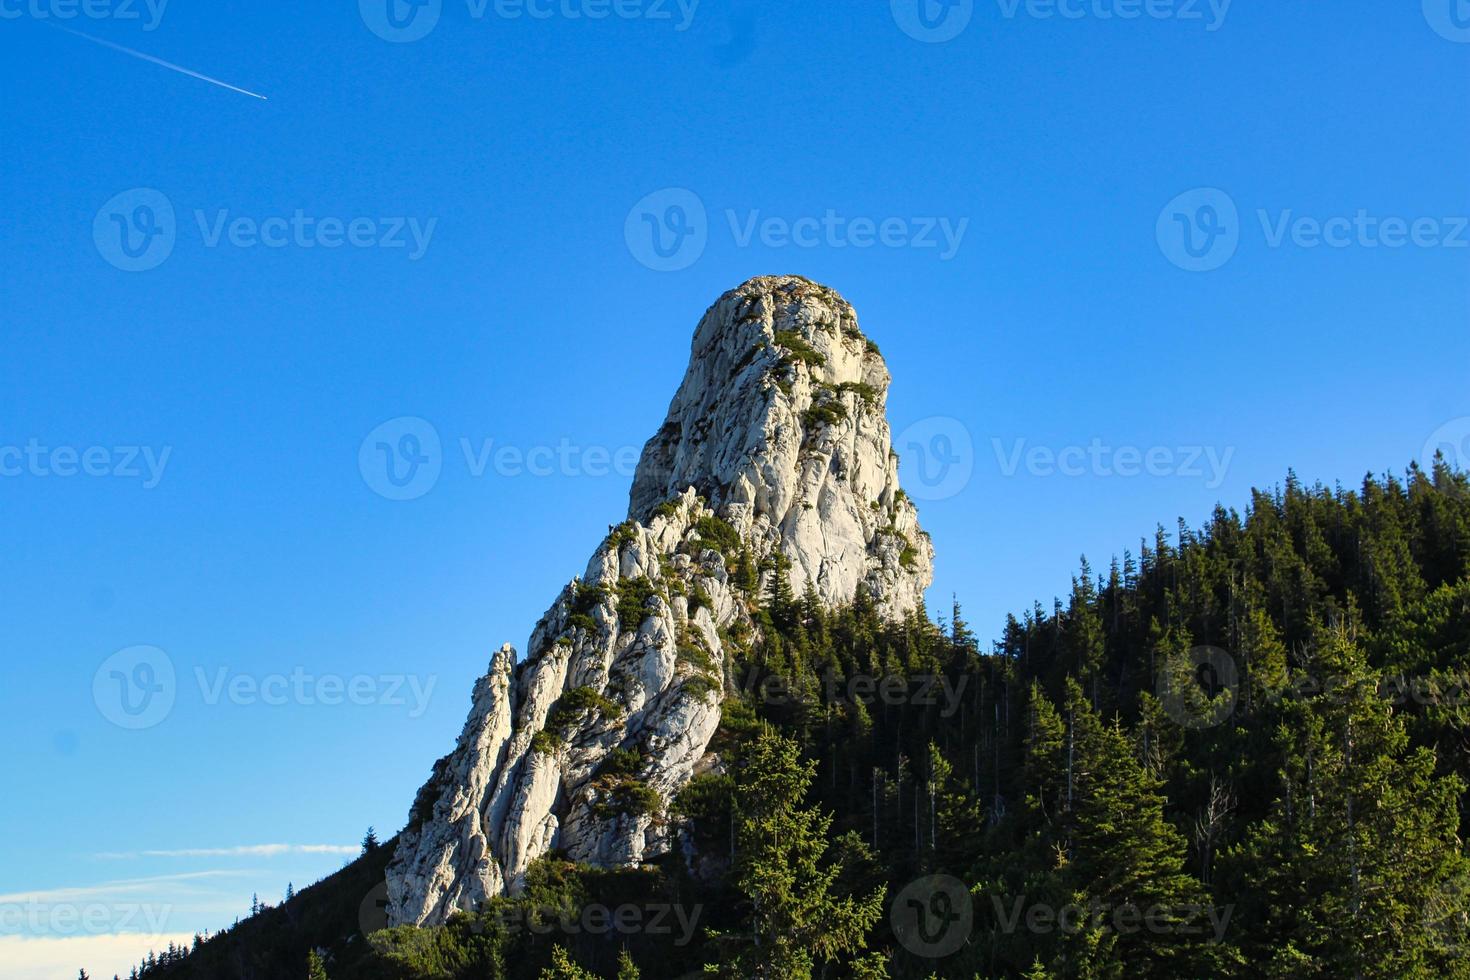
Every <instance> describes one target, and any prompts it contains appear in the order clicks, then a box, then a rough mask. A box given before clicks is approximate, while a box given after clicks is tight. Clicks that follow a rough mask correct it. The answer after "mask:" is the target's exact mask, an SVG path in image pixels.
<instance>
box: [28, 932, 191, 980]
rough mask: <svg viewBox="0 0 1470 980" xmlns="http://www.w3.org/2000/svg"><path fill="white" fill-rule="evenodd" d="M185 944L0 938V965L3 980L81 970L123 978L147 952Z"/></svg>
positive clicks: (167, 938) (43, 979)
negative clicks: (2, 971)
mask: <svg viewBox="0 0 1470 980" xmlns="http://www.w3.org/2000/svg"><path fill="white" fill-rule="evenodd" d="M189 941H190V937H189V936H187V935H183V934H163V935H156V936H149V935H143V934H141V933H135V934H130V935H116V936H68V937H64V938H52V937H46V938H35V937H28V936H0V963H4V964H5V977H6V980H56V978H57V977H71V976H75V975H76V972H77V970H78V968H81V967H85V968H86V970H87V972H88V973H89V974H91V975H92V976H94V977H110V976H112V975H113V974H114V973H116V974H120V975H123V976H126V975H127V972H128V970H129V969H130V968H132V967H133V966H135V965H136V964H137V963H138V961H139V960H141V959H142V958H143V957H144V956H146V955H148V952H149V950H153V951H157V950H160V949H167V948H168V944H169V943H170V942H173V943H178V944H180V945H187V944H188V943H189Z"/></svg>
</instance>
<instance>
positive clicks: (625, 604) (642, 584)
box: [618, 575, 658, 632]
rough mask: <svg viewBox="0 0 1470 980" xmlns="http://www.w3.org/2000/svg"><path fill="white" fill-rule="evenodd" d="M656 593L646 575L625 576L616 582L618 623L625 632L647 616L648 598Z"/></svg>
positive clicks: (636, 625)
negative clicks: (636, 576)
mask: <svg viewBox="0 0 1470 980" xmlns="http://www.w3.org/2000/svg"><path fill="white" fill-rule="evenodd" d="M657 594H658V590H657V589H655V588H654V587H653V583H652V582H650V581H649V580H648V579H647V577H645V576H641V575H640V576H639V577H638V578H625V579H622V580H620V581H619V582H618V625H619V626H620V627H621V628H622V629H623V630H624V631H625V632H626V631H628V630H634V629H637V628H638V626H639V624H640V623H642V622H643V620H644V618H645V617H647V616H648V612H649V611H648V600H649V599H652V598H653V597H654V596H655V595H657Z"/></svg>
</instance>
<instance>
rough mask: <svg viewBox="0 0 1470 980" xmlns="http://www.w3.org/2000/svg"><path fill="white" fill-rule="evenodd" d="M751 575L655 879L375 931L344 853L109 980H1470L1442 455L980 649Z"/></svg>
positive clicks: (1464, 731)
mask: <svg viewBox="0 0 1470 980" xmlns="http://www.w3.org/2000/svg"><path fill="white" fill-rule="evenodd" d="M742 566H743V567H741V568H739V569H738V570H737V572H736V574H737V575H744V576H746V577H747V578H749V579H750V580H751V582H752V583H753V582H754V580H755V577H756V576H757V574H758V573H759V571H760V569H756V568H752V567H748V563H742ZM761 580H762V581H766V582H768V583H771V584H769V585H768V586H767V587H766V588H764V589H763V590H762V589H756V590H754V594H756V595H758V596H760V597H761V600H760V602H759V603H758V605H759V607H760V608H759V609H758V611H757V615H756V619H757V622H758V623H759V624H760V627H761V628H760V629H759V630H758V631H757V632H756V633H755V634H752V635H748V636H732V637H730V639H731V640H732V641H733V645H734V646H735V647H736V648H738V649H739V650H740V651H741V653H740V656H739V658H738V661H737V662H734V663H730V664H727V665H726V675H727V676H726V678H725V683H726V689H727V692H730V693H729V694H728V696H727V700H726V703H725V708H724V721H723V724H722V727H721V730H720V732H719V734H718V735H717V736H716V740H715V743H714V744H713V745H712V746H711V748H712V749H713V750H715V751H717V752H718V753H719V754H720V757H721V759H722V760H723V763H724V764H723V766H722V767H719V768H717V769H714V770H711V771H710V772H706V773H704V774H702V775H700V776H697V777H696V778H695V780H694V781H693V782H692V783H691V784H690V785H689V787H688V788H687V789H686V790H685V791H684V792H683V793H681V794H680V796H679V797H678V798H677V799H676V800H674V801H672V802H670V803H669V804H668V805H667V806H666V807H664V810H665V811H666V812H664V813H663V818H664V819H668V820H675V821H680V822H682V823H683V824H684V825H685V826H686V828H687V832H686V837H685V839H686V841H687V845H688V846H687V847H685V848H684V849H683V850H682V851H678V850H676V852H675V853H673V854H671V855H669V856H668V857H666V858H665V859H664V860H663V862H662V863H661V864H660V865H658V866H656V867H652V868H643V869H639V870H630V871H605V870H595V869H590V868H581V867H577V866H575V865H572V864H570V863H568V862H566V861H564V860H560V859H558V858H557V857H556V856H554V855H553V856H552V857H550V858H546V859H543V860H542V861H540V862H539V863H538V864H537V865H535V866H534V867H533V869H532V873H531V874H530V875H529V877H528V880H527V883H526V884H527V887H526V890H525V894H523V895H522V896H520V897H517V898H515V899H503V900H496V901H495V902H493V903H492V904H491V905H490V906H489V907H487V908H485V909H483V910H481V911H480V912H479V914H477V915H475V916H468V915H461V916H459V917H457V918H455V919H453V920H452V921H451V922H450V923H449V924H448V925H446V926H444V927H442V928H435V929H415V928H411V927H399V928H396V929H382V928H378V927H380V926H382V925H383V924H384V923H383V922H382V921H381V917H380V916H379V917H378V918H376V919H375V909H377V908H381V902H380V901H376V902H375V900H374V895H375V889H377V888H378V887H379V886H380V883H381V881H382V875H383V869H384V867H385V866H386V864H387V862H388V860H389V858H390V856H391V852H392V847H393V842H392V841H387V842H385V843H384V844H382V845H381V846H379V845H376V844H375V843H372V842H370V843H369V845H368V846H365V848H364V855H363V857H362V858H361V859H360V860H359V861H358V862H356V863H355V864H353V865H351V866H349V867H348V868H346V869H344V870H343V871H342V872H340V873H339V874H337V875H335V876H333V877H331V878H328V879H326V880H325V881H323V882H320V883H318V884H317V885H315V886H313V887H312V888H308V889H304V890H302V891H300V892H299V893H296V894H294V895H293V896H291V897H290V898H289V899H288V900H287V901H285V902H283V903H282V904H280V905H277V906H274V907H265V908H261V909H259V910H258V911H257V912H256V914H255V915H253V916H251V917H250V918H248V919H246V920H244V921H243V922H241V923H240V924H239V925H237V926H236V927H235V928H234V929H232V930H230V931H228V932H224V933H221V934H219V935H217V936H214V937H211V938H209V939H201V940H200V941H199V942H198V943H196V944H195V947H194V949H193V950H192V951H190V952H188V953H187V954H186V953H184V952H183V951H177V952H175V953H171V954H170V955H169V956H168V957H167V958H166V959H165V960H163V961H159V962H155V963H154V964H153V965H151V966H150V967H146V968H145V969H143V970H141V971H140V972H139V975H142V976H147V977H149V978H169V980H174V978H185V977H199V978H210V980H215V978H241V980H248V978H277V977H281V978H286V977H301V978H306V977H311V978H313V980H317V978H321V977H331V978H333V980H357V978H361V980H389V978H393V980H408V978H422V980H429V978H434V980H440V978H443V980H450V978H455V980H460V978H464V980H469V978H487V980H493V978H547V980H573V978H594V977H601V978H614V977H616V978H618V980H626V978H631V977H637V976H642V977H650V978H651V977H679V976H686V975H697V974H700V973H703V972H708V973H713V974H717V975H720V976H726V977H738V978H745V977H769V978H806V977H828V978H837V977H860V978H878V977H885V976H886V977H894V978H926V977H931V976H937V977H963V978H1002V977H1008V978H1018V977H1024V978H1027V980H1041V978H1124V977H1127V978H1130V980H1132V978H1197V977H1266V978H1317V977H1320V978H1414V977H1421V978H1441V977H1450V978H1454V977H1462V978H1463V977H1470V862H1467V856H1466V848H1465V843H1464V840H1465V836H1466V832H1467V829H1470V827H1467V818H1466V812H1465V804H1466V800H1467V796H1466V794H1467V786H1470V480H1467V477H1466V476H1465V475H1464V474H1461V473H1457V472H1453V471H1451V470H1450V469H1449V468H1448V467H1447V466H1446V465H1445V464H1444V463H1443V462H1439V461H1437V462H1436V464H1435V465H1434V466H1433V468H1432V471H1423V470H1421V469H1419V468H1417V467H1411V468H1410V470H1409V471H1408V473H1407V474H1406V475H1405V476H1403V477H1395V476H1387V477H1382V478H1377V477H1369V478H1367V479H1365V480H1364V482H1363V483H1362V485H1361V486H1360V487H1357V488H1355V489H1348V488H1342V487H1338V488H1327V487H1322V486H1315V487H1308V486H1303V485H1302V484H1300V483H1299V482H1298V481H1297V480H1296V479H1295V478H1294V477H1288V479H1287V480H1286V482H1285V485H1284V486H1282V487H1280V488H1278V489H1276V490H1273V491H1270V492H1265V491H1258V492H1256V493H1255V494H1254V496H1253V498H1252V500H1251V501H1250V502H1249V506H1248V507H1247V508H1246V509H1245V510H1244V512H1243V513H1238V512H1236V511H1233V510H1225V509H1217V510H1216V512H1215V513H1214V514H1213V515H1212V517H1211V518H1210V520H1209V521H1208V522H1207V523H1206V524H1205V525H1204V526H1202V527H1198V528H1194V527H1190V526H1188V525H1186V524H1185V523H1184V522H1182V521H1181V522H1180V523H1179V524H1178V525H1177V527H1175V528H1173V529H1168V530H1166V529H1164V528H1159V529H1158V530H1157V531H1156V532H1155V533H1154V534H1152V535H1151V536H1149V537H1147V538H1146V539H1144V540H1142V541H1141V542H1140V543H1139V544H1138V546H1137V548H1136V550H1130V551H1128V552H1125V553H1124V554H1122V555H1121V556H1119V557H1118V558H1116V559H1115V560H1113V561H1112V562H1111V563H1110V564H1109V565H1108V566H1107V567H1106V568H1099V567H1094V566H1091V565H1089V564H1088V563H1087V561H1086V560H1083V561H1082V563H1081V566H1080V568H1079V569H1077V571H1076V572H1075V573H1074V575H1073V577H1072V579H1071V585H1070V589H1069V590H1068V591H1067V592H1066V594H1065V596H1064V597H1063V598H1060V599H1058V600H1056V601H1054V602H1052V603H1051V604H1050V605H1040V604H1038V605H1035V606H1033V607H1032V608H1031V609H1028V610H1023V611H1020V612H1019V613H1018V614H1017V615H1015V616H1013V617H1011V618H1010V619H1009V620H1008V621H1007V622H1006V623H1005V624H1004V628H1003V632H1002V637H1003V638H1002V639H1001V640H1000V641H999V642H997V643H995V644H994V646H993V648H989V649H982V648H981V646H980V645H979V644H978V643H977V640H976V637H975V633H974V632H973V631H972V629H971V626H970V624H968V623H967V622H966V621H965V617H964V613H963V610H962V608H961V606H960V604H959V603H956V604H955V605H954V606H953V608H952V609H949V610H945V611H944V614H943V615H940V616H934V615H933V612H934V611H933V610H931V611H930V615H928V616H915V617H914V618H912V619H911V620H909V621H907V622H903V623H884V622H882V621H881V620H880V619H879V617H878V616H877V615H876V613H875V611H874V610H873V608H872V607H871V605H869V604H868V603H866V602H865V600H864V598H863V597H862V596H861V595H860V596H858V598H857V600H856V602H855V603H854V604H853V605H852V606H850V607H849V608H846V609H843V610H841V611H840V612H837V613H829V612H824V611H823V610H822V608H821V606H820V605H819V603H818V602H817V601H816V597H815V596H814V595H812V594H808V595H805V596H803V595H799V594H794V593H793V592H792V591H791V590H790V589H789V588H786V587H784V586H783V585H782V584H781V583H784V582H785V580H786V577H785V576H783V575H766V576H762V577H761ZM1063 581H1065V580H1064V579H1063ZM634 804H638V805H651V806H655V807H657V806H660V805H661V801H646V800H644V801H639V800H635V801H631V803H630V805H634Z"/></svg>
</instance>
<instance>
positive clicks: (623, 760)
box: [597, 749, 643, 779]
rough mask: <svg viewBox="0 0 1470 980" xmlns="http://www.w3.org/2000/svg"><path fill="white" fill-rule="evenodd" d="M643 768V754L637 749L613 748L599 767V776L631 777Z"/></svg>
mask: <svg viewBox="0 0 1470 980" xmlns="http://www.w3.org/2000/svg"><path fill="white" fill-rule="evenodd" d="M641 768H643V755H642V753H640V752H639V751H638V750H637V749H613V750H612V751H611V752H609V753H608V754H607V758H606V759H603V760H602V765H600V766H598V767H597V777H598V778H599V779H601V778H603V777H612V778H617V779H630V778H632V777H633V776H636V775H638V770H639V769H641Z"/></svg>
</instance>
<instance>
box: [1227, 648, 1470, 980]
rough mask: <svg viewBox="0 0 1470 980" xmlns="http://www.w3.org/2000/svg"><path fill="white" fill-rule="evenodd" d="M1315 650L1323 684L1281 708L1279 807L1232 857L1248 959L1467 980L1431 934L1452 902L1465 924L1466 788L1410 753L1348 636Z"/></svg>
mask: <svg viewBox="0 0 1470 980" xmlns="http://www.w3.org/2000/svg"><path fill="white" fill-rule="evenodd" d="M1318 647H1319V649H1318V651H1317V653H1316V655H1315V657H1314V662H1313V667H1314V669H1315V671H1317V672H1318V673H1319V675H1320V677H1321V678H1323V679H1326V680H1327V681H1328V682H1327V683H1322V684H1319V685H1318V686H1317V688H1318V689H1317V690H1316V691H1315V692H1313V693H1307V694H1306V695H1305V696H1302V697H1293V698H1292V699H1290V700H1289V701H1288V702H1287V703H1286V704H1285V705H1284V720H1283V723H1282V725H1281V728H1280V730H1279V732H1278V735H1277V744H1278V749H1279V752H1280V754H1281V758H1282V770H1281V774H1280V789H1279V795H1278V797H1277V801H1276V804H1275V805H1274V806H1273V808H1272V810H1271V813H1270V816H1269V818H1268V819H1266V820H1264V821H1262V822H1261V823H1259V824H1257V825H1256V826H1255V827H1253V828H1252V830H1251V832H1250V834H1249V836H1248V837H1247V840H1246V841H1245V842H1244V843H1243V844H1242V845H1241V846H1240V847H1239V848H1237V849H1235V850H1234V851H1233V852H1232V853H1231V854H1230V856H1229V863H1230V864H1231V865H1232V866H1233V867H1234V869H1235V872H1236V874H1237V875H1238V876H1239V878H1240V879H1242V881H1241V884H1240V887H1241V889H1242V891H1243V892H1244V893H1245V895H1246V896H1247V897H1248V898H1249V901H1248V902H1246V903H1243V909H1244V910H1245V911H1246V912H1247V914H1248V915H1249V916H1250V921H1249V924H1248V926H1247V928H1246V929H1245V930H1244V931H1243V934H1244V935H1246V936H1248V937H1249V940H1250V942H1249V946H1248V952H1249V954H1250V956H1251V958H1252V959H1253V960H1254V961H1257V962H1259V963H1261V964H1263V972H1264V973H1265V975H1268V976H1271V977H1286V976H1307V977H1336V976H1346V977H1363V978H1379V977H1381V978H1385V980H1386V978H1389V977H1395V978H1399V977H1404V978H1430V977H1451V976H1456V977H1465V976H1470V948H1459V947H1457V946H1453V945H1448V944H1445V943H1444V942H1443V935H1442V933H1441V931H1440V930H1441V928H1442V925H1443V923H1445V922H1451V923H1453V922H1454V921H1456V919H1455V915H1456V913H1455V911H1454V904H1455V903H1456V902H1459V903H1461V904H1460V908H1461V909H1462V910H1463V911H1470V905H1466V904H1464V903H1465V902H1467V901H1470V896H1466V895H1465V894H1464V893H1463V892H1462V891H1460V890H1459V889H1458V883H1459V882H1462V881H1464V880H1465V875H1466V870H1467V863H1466V859H1465V857H1464V855H1463V853H1462V851H1461V844H1460V841H1459V838H1458V831H1459V820H1460V818H1459V812H1458V799H1459V797H1460V794H1462V793H1463V792H1464V785H1463V783H1461V781H1460V780H1459V778H1458V777H1457V776H1440V775H1438V774H1437V760H1436V757H1435V754H1434V752H1433V751H1432V750H1431V749H1429V748H1425V747H1421V748H1418V749H1411V748H1410V747H1409V743H1408V736H1407V733H1406V731H1405V729H1404V725H1403V722H1402V721H1401V720H1400V719H1398V718H1397V717H1395V716H1394V713H1393V710H1392V707H1391V706H1390V705H1389V703H1388V702H1387V701H1386V700H1385V699H1384V698H1383V697H1382V696H1381V694H1380V692H1379V687H1378V679H1377V677H1376V675H1375V674H1374V673H1373V672H1372V670H1371V669H1370V668H1369V667H1368V665H1367V661H1366V659H1365V657H1364V654H1363V652H1362V650H1361V648H1360V647H1359V646H1358V645H1357V644H1356V643H1354V642H1353V640H1352V639H1351V638H1350V637H1349V636H1348V635H1347V634H1346V633H1345V632H1344V631H1342V630H1340V629H1339V630H1332V631H1328V632H1327V633H1325V634H1323V635H1322V636H1320V637H1319V639H1318ZM1446 903H1448V906H1447V905H1446ZM1427 910H1436V913H1435V914H1434V915H1431V914H1428V912H1427ZM1436 916H1437V917H1436ZM1447 947H1448V948H1447Z"/></svg>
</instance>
